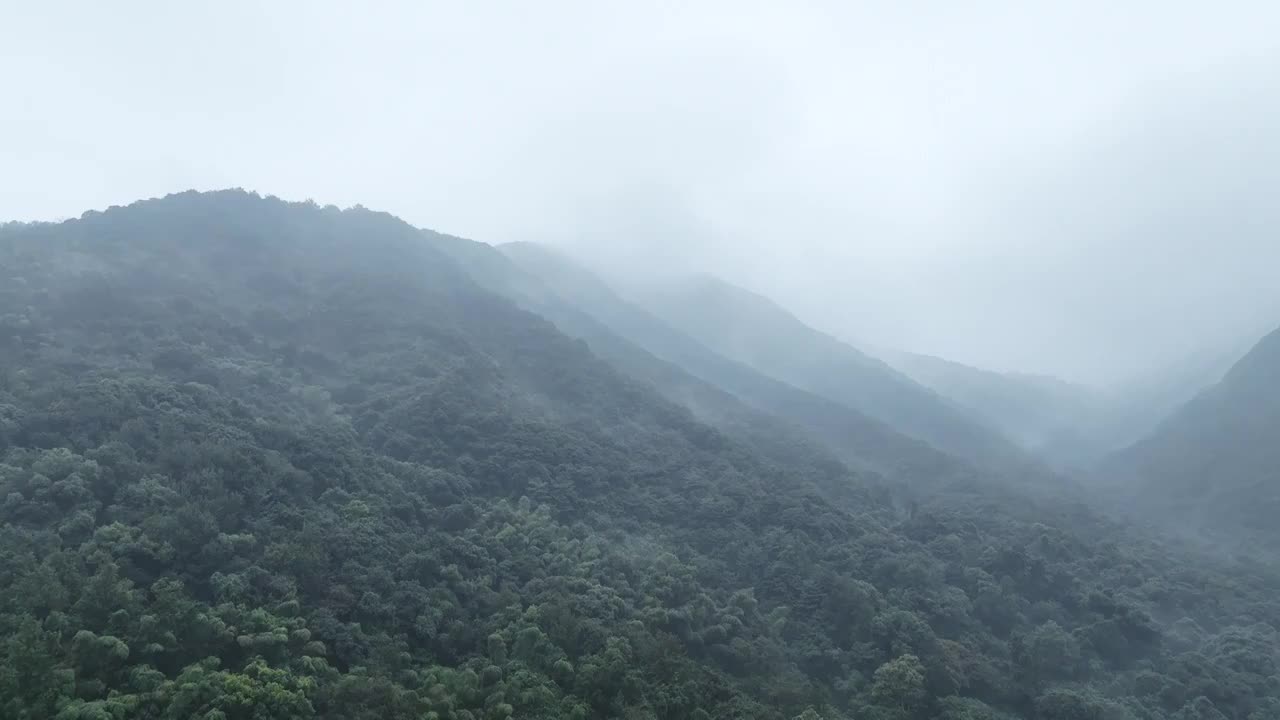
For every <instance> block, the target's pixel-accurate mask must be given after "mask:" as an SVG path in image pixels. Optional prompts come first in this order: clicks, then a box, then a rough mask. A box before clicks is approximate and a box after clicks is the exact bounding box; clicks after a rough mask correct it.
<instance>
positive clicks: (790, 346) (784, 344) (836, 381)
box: [628, 275, 1027, 467]
mask: <svg viewBox="0 0 1280 720" xmlns="http://www.w3.org/2000/svg"><path fill="white" fill-rule="evenodd" d="M628 292H629V294H630V295H631V296H632V297H633V298H634V299H635V300H636V301H637V302H638V303H639V304H641V305H642V306H643V307H645V308H646V309H647V310H649V311H650V312H652V313H654V314H655V315H657V316H658V317H660V318H662V319H663V320H664V321H665V322H667V323H669V324H670V325H672V326H674V327H675V328H677V329H679V330H680V331H682V332H684V333H686V334H688V335H689V336H691V337H693V338H695V339H697V340H698V341H699V342H701V343H703V344H704V345H706V346H707V347H709V348H711V349H712V350H714V351H716V352H717V353H720V354H721V355H723V356H725V357H728V358H731V359H733V360H736V361H738V362H741V363H743V364H745V365H747V366H750V367H752V368H754V369H755V370H757V371H759V372H761V373H763V374H765V375H768V376H770V377H773V378H776V379H778V380H781V381H783V382H786V383H788V384H790V385H793V386H795V387H798V388H801V389H803V390H806V391H808V392H810V393H812V394H815V395H819V396H821V397H824V398H827V399H830V400H834V401H836V402H839V403H841V404H843V405H845V406H847V407H850V408H853V409H855V410H857V411H859V412H861V413H863V414H866V415H868V416H869V417H872V418H875V419H877V420H880V421H881V422H884V423H885V424H887V425H889V426H890V427H892V428H894V429H895V430H897V431H899V432H902V433H905V434H907V435H909V436H911V437H914V438H917V439H919V440H922V441H924V442H927V443H929V444H930V445H932V446H934V447H936V448H938V449H939V450H942V451H944V452H947V453H950V454H952V455H955V456H957V457H961V458H965V459H967V460H971V461H973V462H976V463H978V464H980V465H984V466H993V467H1011V466H1013V467H1017V466H1020V465H1022V464H1025V462H1026V460H1027V458H1026V456H1025V455H1024V454H1023V453H1022V452H1021V451H1020V450H1019V449H1018V448H1016V447H1015V446H1014V445H1013V443H1011V442H1009V441H1008V440H1006V439H1005V438H1004V437H1003V436H1001V435H1000V434H999V433H998V432H997V431H995V430H994V429H992V428H989V427H987V426H986V425H985V424H983V423H982V422H981V421H979V420H978V419H977V418H975V417H972V416H970V415H969V414H967V413H966V411H965V410H963V409H962V408H960V407H958V406H957V405H955V404H954V403H951V402H949V401H948V400H947V399H945V398H943V397H941V396H940V395H938V394H937V393H936V392H934V391H932V390H930V389H928V388H926V387H924V386H922V385H920V384H919V383H917V382H915V381H914V380H912V379H910V378H908V377H907V376H906V375H903V374H902V373H900V372H898V371H897V370H894V369H893V368H891V367H889V366H888V365H887V364H885V363H884V362H883V361H881V360H878V359H876V358H873V357H871V356H869V355H866V354H864V353H863V352H861V351H859V350H857V349H855V348H853V347H851V346H849V345H847V344H845V343H844V342H841V341H840V340H838V339H836V338H835V337H832V336H831V335H828V334H826V333H823V332H820V331H818V330H815V329H814V328H811V327H809V326H807V325H805V324H804V323H803V322H801V321H800V320H799V319H798V318H796V317H795V316H794V315H792V314H791V313H789V312H787V311H786V310H785V309H783V308H782V307H780V306H778V305H777V304H775V303H774V302H772V301H771V300H769V299H768V298H765V297H763V296H761V295H757V294H755V293H752V292H750V291H747V290H744V289H742V288H739V287H736V286H734V285H731V284H729V283H726V282H724V281H722V280H719V279H717V278H714V277H711V276H708V275H699V276H693V277H687V278H683V279H677V280H669V281H665V282H658V283H652V284H645V283H637V284H636V285H635V286H634V287H633V288H630V289H629V291H628Z"/></svg>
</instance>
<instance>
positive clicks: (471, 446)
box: [0, 191, 1280, 720]
mask: <svg viewBox="0 0 1280 720" xmlns="http://www.w3.org/2000/svg"><path fill="white" fill-rule="evenodd" d="M441 238H442V236H438V235H436V234H434V233H429V232H423V231H421V230H419V229H417V228H413V227H411V226H409V225H407V224H405V223H403V222H401V221H400V220H398V219H396V218H394V217H391V216H389V215H386V214H383V213H376V212H372V211H369V210H366V209H363V208H358V207H357V208H352V209H348V210H339V209H337V208H333V207H318V206H316V205H314V204H309V203H286V202H283V201H280V200H277V199H274V198H263V197H259V196H257V195H255V194H251V193H245V192H240V191H224V192H217V193H194V192H193V193H182V194H178V195H173V196H169V197H166V198H162V199H156V200H149V201H143V202H139V203H135V204H133V205H129V206H127V207H117V208H110V209H108V210H107V211H105V212H90V213H86V214H85V215H83V216H82V217H81V218H79V219H76V220H70V221H67V222H64V223H57V224H34V225H20V226H5V227H4V228H3V229H0V498H3V502H2V503H0V578H2V579H3V587H4V589H5V592H3V593H0V658H3V659H4V661H3V662H0V717H5V718H15V719H20V720H27V719H34V718H58V719H61V720H75V719H81V720H85V719H89V718H94V719H96V718H112V719H113V720H114V719H117V718H155V719H159V720H170V719H172V720H177V719H179V718H183V719H185V718H202V719H204V720H213V719H215V718H222V719H225V720H262V719H267V718H326V719H334V720H336V719H338V718H343V719H346V718H351V719H354V720H373V719H374V718H377V719H380V720H381V719H385V718H395V719H398V718H404V719H406V720H408V719H413V720H420V719H421V718H438V719H440V720H480V719H482V718H483V719H484V720H502V719H505V718H517V717H518V718H583V719H585V718H593V719H594V718H697V719H699V720H707V719H708V718H761V719H767V720H787V719H788V718H796V717H801V718H806V719H811V718H815V717H818V718H827V720H840V719H842V718H875V719H876V720H882V719H883V720H925V719H926V718H930V719H932V718H941V719H942V720H972V719H973V718H1011V717H1016V718H1032V719H1033V720H1067V719H1068V718H1079V717H1090V718H1110V717H1115V718H1144V719H1145V718H1162V717H1176V718H1184V717H1216V716H1218V715H1221V716H1223V717H1229V718H1233V719H1241V720H1245V719H1253V718H1265V717H1275V716H1276V713H1277V711H1280V705H1278V704H1277V702H1276V698H1277V697H1280V685H1278V684H1277V682H1278V681H1277V674H1276V672H1275V669H1276V666H1277V665H1276V664H1277V662H1280V658H1277V657H1276V648H1277V647H1280V637H1277V633H1276V628H1277V627H1280V603H1278V602H1277V600H1276V598H1277V597H1280V594H1278V593H1277V592H1276V590H1277V589H1278V588H1280V582H1277V581H1276V579H1275V578H1274V577H1273V576H1272V575H1270V574H1268V572H1266V571H1265V570H1259V569H1258V568H1257V567H1253V566H1246V565H1237V564H1232V563H1215V562H1208V561H1205V560H1203V559H1200V558H1199V557H1197V556H1195V555H1190V554H1185V553H1182V552H1180V551H1176V550H1174V549H1170V548H1168V547H1165V546H1160V545H1156V544H1154V543H1152V542H1151V541H1150V540H1148V539H1146V538H1144V537H1141V536H1138V535H1135V534H1133V533H1130V532H1128V531H1126V530H1124V529H1123V528H1120V527H1117V526H1115V525H1113V524H1111V523H1109V522H1108V521H1105V520H1103V519H1101V518H1097V517H1090V516H1087V515H1085V514H1079V515H1078V516H1075V517H1073V518H1069V520H1070V522H1067V520H1068V519H1067V518H1063V519H1062V521H1061V522H1060V521H1059V518H1060V516H1056V515H1053V514H1051V513H1048V512H1046V513H1044V514H1043V515H1041V518H1042V520H1043V521H1033V520H1028V519H1023V518H1021V517H1020V516H1019V515H1018V514H1016V513H1005V512H1002V511H1001V508H1003V507H1006V506H1009V507H1013V506H1018V505H1019V503H1018V502H1016V501H1015V500H1013V499H1009V498H1006V497H1005V496H1001V495H993V496H991V497H990V498H989V499H988V503H987V505H985V506H984V507H982V508H980V509H975V508H968V507H963V506H958V507H952V508H947V507H937V506H935V507H926V508H921V509H918V510H917V511H915V512H908V513H903V512H902V511H901V508H899V507H896V506H895V505H894V504H893V502H892V499H891V498H886V497H884V496H883V495H882V494H880V493H879V492H878V490H877V486H876V485H875V484H874V483H869V482H868V481H867V479H866V478H865V477H864V476H863V475H861V474H860V473H857V472H850V471H849V470H847V469H845V468H844V467H843V466H842V465H841V464H839V463H837V462H833V461H828V460H825V459H823V460H821V461H811V462H802V461H800V460H801V454H800V448H801V447H802V446H795V447H788V446H785V445H769V444H761V445H759V446H757V445H755V444H753V443H752V442H751V441H749V440H748V436H746V435H741V436H740V435H738V434H737V431H736V430H726V429H720V428H718V427H713V426H711V425H709V424H706V423H704V422H701V421H699V420H698V419H697V417H696V416H694V415H693V414H692V413H691V412H690V411H688V410H687V409H686V408H685V407H682V406H681V405H678V404H676V403H673V402H670V401H668V400H667V399H665V398H664V397H663V396H662V395H661V394H660V393H659V392H658V391H657V389H656V388H655V387H654V386H653V385H652V384H650V383H648V382H646V381H642V380H639V379H637V378H636V377H634V376H632V375H630V374H629V373H628V372H626V371H624V370H621V369H619V368H616V367H614V366H613V365H611V364H610V363H609V362H608V361H606V360H605V359H604V358H602V357H601V356H600V355H597V354H596V353H595V351H594V349H593V348H592V347H591V346H589V344H588V343H587V342H585V341H583V340H581V339H578V338H572V337H570V336H568V335H566V334H564V333H563V332H561V331H560V330H559V329H557V327H556V325H555V324H554V323H553V322H552V321H551V320H549V319H547V318H544V317H541V316H539V315H537V314H535V313H531V312H529V311H528V310H525V309H521V308H520V307H518V306H517V305H516V304H515V303H513V302H512V301H511V300H510V299H509V298H506V297H503V296H500V295H498V294H496V293H494V292H492V291H490V290H487V289H486V288H485V287H484V286H482V285H481V284H479V283H477V282H476V281H475V279H474V272H473V271H472V270H468V269H467V268H465V267H463V266H462V265H460V264H459V262H458V261H457V260H456V259H455V257H454V255H452V254H450V253H448V252H444V251H443V250H442V245H443V244H444V242H445V241H443V240H442V239H441ZM474 249H475V248H473V250H474ZM516 279H518V277H517V278H516ZM513 281H515V280H513ZM545 290H547V288H545V287H543V288H542V290H539V289H538V285H537V284H534V285H531V286H530V287H529V292H542V291H545ZM723 407H724V408H725V409H726V410H728V409H729V408H731V407H732V406H731V405H730V404H728V403H727V402H726V404H725V405H723ZM743 425H744V426H745V427H748V428H749V427H752V423H751V422H745V421H744V423H743ZM725 427H726V428H731V427H733V425H732V424H730V423H726V425H725ZM812 451H813V452H814V453H815V454H820V452H821V450H820V448H815V449H813V450H812ZM838 487H843V488H845V490H844V492H837V488H838ZM1045 521H1048V522H1045Z"/></svg>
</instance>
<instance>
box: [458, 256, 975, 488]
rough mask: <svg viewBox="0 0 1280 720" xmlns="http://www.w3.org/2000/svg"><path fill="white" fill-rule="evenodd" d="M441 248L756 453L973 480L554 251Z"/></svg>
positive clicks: (914, 476)
mask: <svg viewBox="0 0 1280 720" xmlns="http://www.w3.org/2000/svg"><path fill="white" fill-rule="evenodd" d="M436 241H437V242H442V243H443V247H446V248H447V251H448V252H451V253H452V254H453V256H454V257H455V258H457V259H458V260H459V261H460V262H461V263H462V264H463V266H464V267H466V268H468V269H469V270H470V271H471V273H472V275H473V277H474V278H475V279H476V280H477V281H478V282H480V283H481V284H483V285H485V286H486V287H488V288H490V289H492V290H494V291H495V292H498V293H500V294H503V295H505V296H507V297H509V298H511V299H512V300H513V301H515V302H516V303H517V304H519V305H521V306H522V307H525V308H527V309H529V310H532V311H534V312H537V313H539V314H540V315H542V316H543V317H546V318H548V319H550V320H552V321H553V322H555V324H556V326H557V327H558V328H559V329H560V330H562V331H563V332H565V333H567V334H569V335H572V336H574V337H577V338H580V339H582V340H584V341H585V342H586V343H587V344H588V345H589V346H590V347H591V349H592V350H593V351H594V352H596V353H597V354H599V355H601V357H603V358H605V359H607V360H608V361H609V362H610V363H612V364H613V365H614V366H616V367H619V368H621V369H623V370H625V371H626V372H628V373H629V374H630V375H632V376H634V377H636V378H638V379H640V380H643V381H645V382H648V383H650V384H651V385H652V386H653V387H654V388H655V389H656V390H658V391H659V392H660V393H661V394H662V395H663V396H665V397H666V398H667V399H669V400H671V401H672V402H675V403H677V404H680V405H683V406H685V407H687V408H688V409H689V410H690V411H691V412H693V413H694V415H696V416H697V417H699V418H700V419H702V420H703V421H704V422H707V423H710V424H712V425H716V426H717V427H720V428H722V429H725V430H728V431H733V432H740V433H743V432H748V433H749V440H750V442H752V443H753V444H771V443H775V442H777V441H778V439H779V438H780V437H783V438H788V439H787V441H788V442H795V439H794V437H791V436H796V435H800V436H804V437H808V438H811V439H813V440H816V441H818V442H820V443H822V444H823V445H824V446H825V447H826V449H827V452H831V453H834V454H835V455H837V456H838V457H839V458H840V459H842V460H844V461H845V462H848V463H851V464H853V465H855V466H857V467H859V468H863V469H868V470H873V471H875V472H879V473H884V474H887V475H891V476H893V477H894V478H896V479H898V480H905V481H908V482H912V483H923V482H927V481H937V480H939V479H942V478H944V477H945V478H950V479H957V478H968V477H972V476H973V475H974V474H975V470H974V469H973V468H971V467H969V466H968V465H966V464H965V463H963V462H960V461H957V460H956V459H954V458H951V457H948V456H946V455H944V454H942V453H940V452H938V451H937V450H935V449H933V448H931V447H929V446H928V445H926V444H925V443H922V442H920V441H918V440H915V439H912V438H909V437H906V436H904V435H902V434H900V433H898V432H896V431H894V430H893V429H891V428H889V427H888V426H886V425H884V424H883V423H881V422H879V421H876V420H874V419H871V418H868V417H867V416H865V415H862V414H861V413H859V412H857V411H856V410H853V409H851V408H848V407H846V406H844V405H842V404H840V403H837V402H833V401H831V400H827V399H825V398H821V397H818V396H816V395H813V394H811V393H808V392H805V391H803V390H800V389H798V388H795V387H792V386H790V385H787V384H786V383H783V382H781V381H778V380H775V379H773V378H771V377H768V376H766V375H763V374H761V373H759V372H757V371H755V370H754V369H752V368H750V367H747V366H746V365H743V364H741V363H738V362H735V361H732V360H729V359H728V358H725V357H723V356H721V355H719V354H717V353H715V352H714V351H712V350H710V349H709V348H707V347H706V346H704V345H702V344H701V343H699V342H698V341H696V340H694V339H693V338H691V337H689V336H688V335H685V334H684V333H682V332H680V331H679V330H676V329H675V328H673V327H671V326H670V325H667V324H666V323H664V322H663V321H662V320H660V319H658V318H657V317H656V316H654V315H652V314H650V313H648V312H647V311H645V310H643V309H641V308H639V307H637V306H635V305H633V304H631V303H629V302H628V301H626V300H624V299H623V298H621V297H620V296H619V295H617V293H615V292H614V291H613V289H612V288H610V287H609V286H608V285H607V284H606V283H605V282H603V281H602V280H600V279H599V278H598V277H596V276H595V275H593V274H592V273H590V272H589V271H588V270H586V269H584V268H583V267H581V266H579V265H577V264H576V263H574V262H573V261H572V260H570V259H569V258H567V257H565V256H563V255H561V254H560V253H558V252H556V251H554V250H552V249H550V248H547V247H545V246H542V245H536V244H531V243H511V244H507V245H502V246H500V247H499V248H496V249H495V248H492V247H490V246H488V245H485V244H483V243H476V242H473V241H469V240H462V239H458V238H447V237H444V236H441V237H439V238H436ZM746 423H749V424H750V425H751V426H752V428H751V430H750V431H748V428H746V427H745V426H744V424H746ZM810 452H812V451H810Z"/></svg>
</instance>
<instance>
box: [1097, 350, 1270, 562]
mask: <svg viewBox="0 0 1280 720" xmlns="http://www.w3.org/2000/svg"><path fill="white" fill-rule="evenodd" d="M1277 438H1280V330H1276V331H1274V332H1272V333H1271V334H1269V335H1267V336H1266V337H1264V338H1263V339H1262V340H1261V341H1259V342H1258V343H1257V345H1255V346H1254V348H1253V349H1252V350H1250V351H1249V353H1248V354H1246V355H1245V356H1244V358H1242V359H1241V360H1240V361H1239V362H1237V363H1236V364H1235V365H1234V366H1233V367H1232V368H1231V370H1229V371H1228V372H1227V374H1226V375H1225V376H1224V377H1223V379H1222V381H1221V382H1219V383H1218V384H1217V385H1214V386H1213V387H1211V388H1209V389H1208V390H1205V391H1204V392H1202V393H1200V394H1199V395H1198V396H1196V397H1195V398H1194V399H1193V400H1191V401H1190V402H1189V403H1187V404H1186V405H1184V406H1183V407H1182V408H1181V409H1179V410H1178V411H1176V412H1175V413H1174V414H1173V415H1171V416H1170V417H1169V418H1168V419H1167V420H1165V421H1164V422H1163V423H1161V424H1160V426H1159V427H1157V428H1156V430H1155V431H1154V432H1153V433H1152V434H1151V435H1150V436H1148V437H1146V438H1144V439H1143V440H1141V441H1139V442H1137V443H1135V444H1134V445H1132V446H1131V447H1129V448H1126V449H1125V450H1123V451H1121V452H1119V453H1117V454H1116V455H1115V456H1114V457H1112V458H1111V459H1110V460H1109V461H1108V462H1107V463H1106V465H1105V466H1104V468H1105V469H1104V475H1106V476H1108V477H1110V478H1112V479H1113V481H1116V482H1121V483H1123V485H1122V487H1124V489H1126V490H1128V491H1129V492H1130V493H1131V494H1132V498H1133V500H1134V502H1135V503H1136V505H1137V507H1139V508H1140V509H1142V510H1143V511H1144V512H1145V513H1146V514H1147V515H1148V516H1149V517H1154V518H1158V519H1160V520H1161V521H1164V522H1170V523H1173V524H1175V525H1177V526H1179V527H1180V528H1183V529H1187V528H1196V529H1199V530H1201V531H1203V532H1205V533H1206V534H1208V535H1209V536H1211V537H1213V538H1216V539H1220V540H1234V541H1240V540H1245V541H1250V542H1260V543H1264V544H1266V545H1267V546H1269V547H1271V548H1276V547H1280V530H1277V525H1276V517H1277V516H1280V443H1277V442H1276V440H1277Z"/></svg>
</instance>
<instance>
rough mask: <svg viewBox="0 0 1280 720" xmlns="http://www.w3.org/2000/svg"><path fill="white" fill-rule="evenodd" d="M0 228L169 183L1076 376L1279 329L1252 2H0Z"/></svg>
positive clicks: (1268, 132)
mask: <svg viewBox="0 0 1280 720" xmlns="http://www.w3.org/2000/svg"><path fill="white" fill-rule="evenodd" d="M0 91H2V92H3V98H4V99H3V101H0V169H2V171H0V218H4V219H55V218H61V217H69V216H78V215H79V214H80V213H81V212H82V211H83V210H85V209H87V208H103V207H106V206H109V205H112V204H123V203H127V202H130V201H132V200H135V199H138V198H142V197H151V196H156V195H163V194H166V193H169V192H174V191H179V190H183V189H187V188H192V187H194V188H199V189H213V188H220V187H229V186H239V187H245V188H248V189H254V190H258V191H260V192H262V193H264V194H276V195H280V196H282V197H286V198H289V199H305V198H314V199H315V200H316V201H318V202H321V203H334V204H338V205H351V204H355V203H361V204H364V205H366V206H369V207H373V208H377V209H385V210H389V211H391V212H394V213H396V214H398V215H400V216H402V217H404V218H405V219H407V220H409V221H410V222H413V223H414V224H417V225H421V226H425V227H431V228H434V229H437V230H441V231H445V232H450V233H453V234H458V235H463V236H467V237H471V238H475V239H478V240H484V241H487V242H505V241H511V240H539V241H546V242H555V243H559V244H562V245H565V246H567V247H570V248H574V249H576V250H577V251H579V252H580V253H583V254H589V255H591V257H592V258H593V259H594V260H595V261H597V262H607V263H612V264H614V266H615V267H629V268H648V269H649V270H652V271H668V270H672V269H677V268H684V267H688V268H691V269H696V270H709V271H712V272H715V273H717V274H720V275H722V276H724V277H725V278H727V279H729V280H732V281H737V282H740V283H742V284H744V285H748V286H750V287H751V288H753V289H755V290H758V291H760V292H763V293H765V294H769V295H771V296H773V297H775V298H776V299H778V300H779V301H780V302H782V303H783V304H784V305H786V306H788V307H790V308H791V309H792V310H794V311H795V312H796V313H797V314H798V315H800V316H801V317H803V318H805V319H806V320H809V321H811V322H812V323H813V324H815V325H818V326H819V327H822V328H823V329H826V330H828V331H831V332H834V333H836V334H839V335H842V336H844V337H847V338H849V339H851V340H855V341H857V342H860V343H865V344H869V345H885V346H895V347H902V348H906V349H912V350H918V351H924V352H930V353H934V354H940V355H944V356H949V357H952V358H955V359H959V360H962V361H965V362H970V363H974V364H979V365H985V366H989V367H994V368H1000V369H1019V370H1027V371H1038V372H1051V373H1057V374H1060V375H1063V376H1066V377H1070V378H1076V379H1083V380H1091V381H1106V380H1113V379H1115V378H1117V377H1121V376H1124V375H1129V374H1133V373H1141V372H1144V371H1146V370H1148V369H1149V368H1153V367H1156V366H1158V365H1160V364H1163V363H1165V362H1166V361H1168V360H1171V359H1173V358H1176V357H1178V356H1179V355H1181V354H1183V353H1186V352H1189V351H1191V350H1194V349H1196V348H1198V347H1201V346H1205V345H1213V344H1215V343H1222V342H1226V341H1229V340H1231V339H1234V338H1236V337H1238V336H1240V335H1241V334H1247V333H1253V332H1256V331H1258V330H1259V329H1260V328H1262V327H1264V326H1267V325H1280V280H1277V277H1280V4H1278V3H1275V2H1268V1H1265V0H1257V1H1255V2H1233V1H1230V0H1227V1H1225V2H1215V3H1209V2H1179V1H1178V0H1161V1H1148V0H1130V1H1128V2H1110V1H1108V2H1093V1H1092V0H1086V1H1079V0H1077V1H1072V2H1065V1H1064V2H1021V1H1009V2H981V1H973V2H962V3H953V2H942V1H938V2H912V1H899V2H888V1H885V2H874V3H872V2H866V3H854V2H831V3H799V2H794V3H793V2H770V3H750V2H714V3H713V2H705V3H698V2H688V3H675V2H663V3H658V2H650V3H607V2H572V3H570V2H554V1H550V0H549V1H547V2H538V3H529V2H510V3H485V2H477V3H461V2H454V3H442V2H440V3H437V2H416V1H408V0H406V1H405V2H369V3H352V2H340V3H339V2H333V3H330V2H314V1H313V2H227V1H222V2H216V3H212V2H211V3H173V2H128V1H127V0H125V1H122V2H115V3H102V2H88V1H86V2H78V3H70V2H57V1H45V2H21V1H20V0H0Z"/></svg>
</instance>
